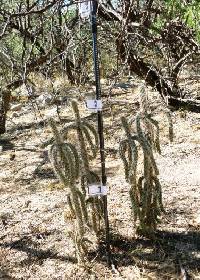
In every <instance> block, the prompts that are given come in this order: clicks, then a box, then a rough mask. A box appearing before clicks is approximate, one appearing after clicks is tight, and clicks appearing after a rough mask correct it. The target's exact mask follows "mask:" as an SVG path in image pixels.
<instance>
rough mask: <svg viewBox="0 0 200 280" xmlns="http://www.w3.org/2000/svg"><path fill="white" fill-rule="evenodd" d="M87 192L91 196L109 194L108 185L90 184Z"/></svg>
mask: <svg viewBox="0 0 200 280" xmlns="http://www.w3.org/2000/svg"><path fill="white" fill-rule="evenodd" d="M87 194H88V195H89V196H102V195H107V186H101V185H89V186H88V191H87Z"/></svg>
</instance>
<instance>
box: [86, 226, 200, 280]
mask: <svg viewBox="0 0 200 280" xmlns="http://www.w3.org/2000/svg"><path fill="white" fill-rule="evenodd" d="M105 248H106V246H105V243H103V242H102V243H100V244H99V248H98V250H97V251H96V252H92V253H91V254H90V256H89V258H91V259H92V258H94V257H95V258H96V260H97V261H99V262H106V257H105V256H106V251H105ZM111 251H112V261H113V263H114V265H115V266H116V267H117V268H120V267H126V266H130V265H137V266H138V267H139V268H141V269H143V268H144V269H146V270H147V271H149V272H152V271H153V272H154V273H155V274H156V275H157V277H158V278H157V279H176V278H174V277H176V276H175V274H176V275H181V273H183V271H184V273H186V274H187V275H188V276H187V277H188V278H183V279H192V278H190V276H189V274H190V272H192V273H198V272H200V258H199V257H198V256H199V255H200V232H197V231H189V232H186V233H184V232H183V233H178V232H168V231H162V232H161V231H160V232H157V234H156V236H155V238H154V240H150V239H146V238H143V237H138V238H136V239H134V238H132V239H129V238H126V237H124V236H121V235H119V234H112V235H111ZM161 274H162V276H163V274H166V275H167V277H169V278H163V277H166V276H163V277H161ZM177 279H179V278H177Z"/></svg>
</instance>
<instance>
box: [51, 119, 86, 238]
mask: <svg viewBox="0 0 200 280" xmlns="http://www.w3.org/2000/svg"><path fill="white" fill-rule="evenodd" d="M50 125H51V128H52V131H53V134H54V137H55V142H56V144H54V145H53V146H52V147H51V148H50V153H49V154H50V160H51V162H52V164H53V166H54V170H55V171H56V174H57V175H58V177H59V178H60V179H61V181H62V182H63V183H64V185H65V186H66V187H68V188H69V189H70V192H71V196H72V201H73V206H72V209H73V211H74V212H75V215H76V219H77V225H78V232H79V237H80V238H82V237H83V235H84V233H85V227H84V219H83V216H82V213H84V218H85V217H86V215H85V212H84V211H85V209H83V208H82V207H81V206H83V205H82V200H81V204H80V196H79V195H78V189H77V188H76V187H75V186H74V183H75V180H76V179H77V177H78V175H79V165H78V166H77V165H76V163H77V162H78V154H77V151H76V149H75V147H73V145H72V144H69V145H68V143H63V140H62V137H61V135H60V134H59V132H58V130H57V128H56V125H55V123H54V121H53V120H51V121H50ZM63 168H64V172H63V171H62V169H63ZM75 169H77V170H76V171H75Z"/></svg>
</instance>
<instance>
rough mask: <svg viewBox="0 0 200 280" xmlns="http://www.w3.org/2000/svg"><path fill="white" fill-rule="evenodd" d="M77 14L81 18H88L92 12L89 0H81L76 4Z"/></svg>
mask: <svg viewBox="0 0 200 280" xmlns="http://www.w3.org/2000/svg"><path fill="white" fill-rule="evenodd" d="M78 7H79V14H80V17H81V18H89V16H90V14H91V12H92V3H91V1H83V2H80V3H79V4H78Z"/></svg>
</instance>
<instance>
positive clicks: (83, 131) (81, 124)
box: [62, 101, 103, 234]
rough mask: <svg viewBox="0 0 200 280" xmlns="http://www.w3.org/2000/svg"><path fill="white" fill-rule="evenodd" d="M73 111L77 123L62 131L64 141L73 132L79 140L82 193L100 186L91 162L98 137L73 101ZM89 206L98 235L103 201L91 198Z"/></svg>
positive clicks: (96, 149)
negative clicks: (88, 188) (91, 186)
mask: <svg viewBox="0 0 200 280" xmlns="http://www.w3.org/2000/svg"><path fill="white" fill-rule="evenodd" d="M72 109H73V111H74V115H75V122H74V123H72V124H71V125H69V126H67V127H65V128H64V129H63V130H62V135H63V138H64V139H68V138H69V137H68V135H69V133H70V132H71V131H73V130H74V131H75V132H76V134H77V138H78V143H79V148H80V159H81V165H82V167H83V168H82V174H81V185H82V192H83V193H85V189H86V188H87V186H88V185H89V184H93V183H94V184H100V178H99V176H98V175H97V174H96V173H94V172H92V171H91V169H90V163H89V161H90V160H92V159H95V158H96V156H97V151H98V135H97V131H96V129H95V128H94V127H93V126H92V125H91V124H90V123H89V122H87V121H83V120H81V117H80V113H79V109H78V106H77V103H76V102H75V101H72ZM87 204H88V206H89V205H90V212H91V219H90V220H91V221H92V227H93V230H94V231H95V232H96V233H97V234H98V232H99V231H100V230H101V220H102V218H103V204H102V200H99V199H98V198H95V197H94V198H92V197H90V198H89V199H87Z"/></svg>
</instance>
